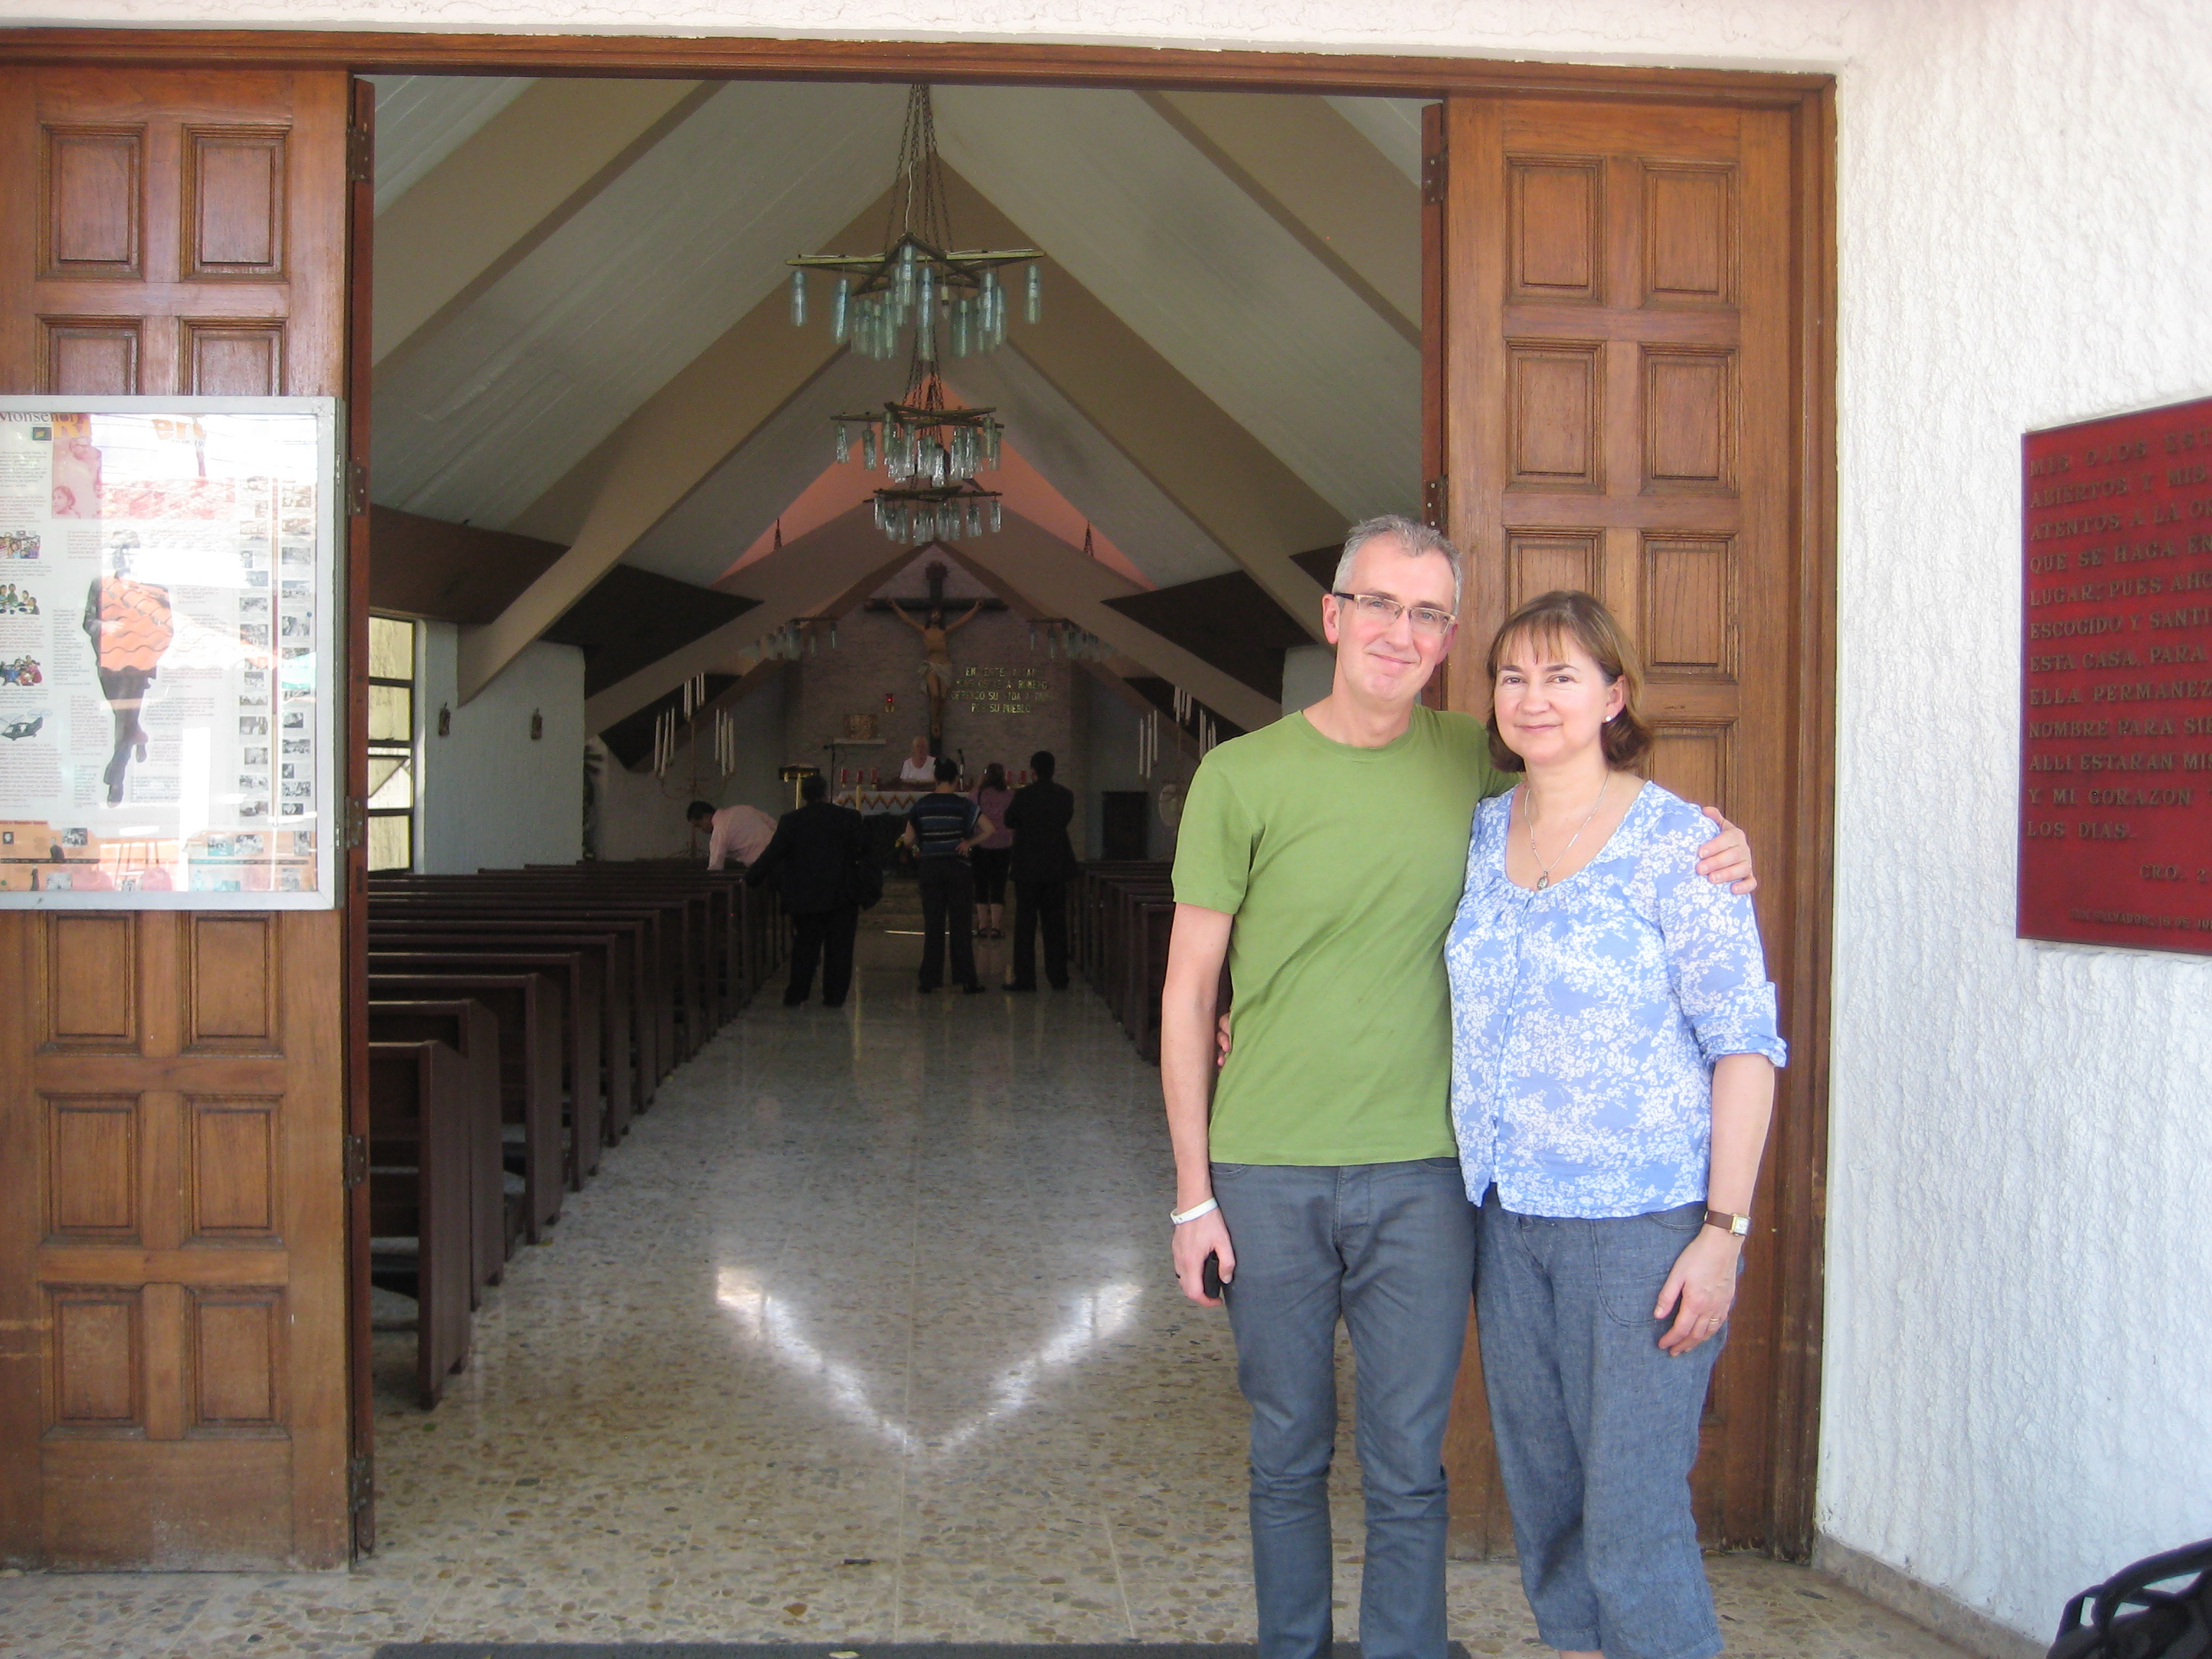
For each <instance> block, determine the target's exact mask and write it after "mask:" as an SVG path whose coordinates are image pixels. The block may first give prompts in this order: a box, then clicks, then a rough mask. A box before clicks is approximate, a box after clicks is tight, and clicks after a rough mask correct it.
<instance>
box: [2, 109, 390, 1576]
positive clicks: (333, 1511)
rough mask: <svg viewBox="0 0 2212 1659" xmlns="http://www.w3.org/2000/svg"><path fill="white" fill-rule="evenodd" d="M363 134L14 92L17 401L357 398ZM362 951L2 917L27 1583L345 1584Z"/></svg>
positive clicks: (139, 916) (234, 934)
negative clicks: (350, 1154) (58, 1570)
mask: <svg viewBox="0 0 2212 1659" xmlns="http://www.w3.org/2000/svg"><path fill="white" fill-rule="evenodd" d="M347 111H348V84H347V77H346V76H344V75H343V74H339V73H335V72H322V73H314V74H298V75H293V74H282V73H259V72H242V71H206V72H200V71H166V70H165V71H148V70H133V69H24V68H18V69H11V70H6V71H4V72H0V389H4V390H6V391H8V392H42V391H43V392H126V393H128V392H139V393H148V394H153V393H170V394H173V393H200V394H205V395H216V394H267V393H273V392H284V393H301V394H326V395H328V394H337V393H340V392H343V390H344V381H343V357H344V313H343V302H344V293H345V270H344V252H345V235H346V208H347V197H346V172H347V164H346V156H347V147H346V123H347ZM356 787H357V786H356ZM342 939H343V912H342V911H339V910H335V909H334V910H325V911H275V912H250V913H244V914H235V915H227V914H215V913H210V912H206V911H197V912H182V913H179V912H174V911H97V912H87V911H78V912H58V913H52V914H46V915H40V914H34V913H28V912H23V911H8V912H0V1559H5V1560H6V1561H8V1562H9V1563H11V1564H21V1565H67V1566H106V1567H216V1566H237V1567H248V1566H269V1565H301V1566H331V1565H337V1564H339V1563H342V1562H343V1561H344V1560H345V1559H347V1554H348V1536H347V1525H346V1517H347V1493H346V1484H347V1483H346V1470H347V1432H348V1424H347V1401H346V1388H345V1380H346V1325H345V1313H346V1238H345V1203H344V1186H343V1182H344V1160H343V1133H344V1127H345V1125H344V1120H343V1101H344V1098H345V1088H344V1065H343V1052H344V1046H345V1045H344V1041H343V1000H342V997H341V994H340V990H339V987H340V980H341V975H340V969H341V962H342V957H343V952H342V948H341V945H342Z"/></svg>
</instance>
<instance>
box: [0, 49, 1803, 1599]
mask: <svg viewBox="0 0 2212 1659" xmlns="http://www.w3.org/2000/svg"><path fill="white" fill-rule="evenodd" d="M0 57H4V58H7V59H9V60H11V61H14V62H18V63H25V64H70V65H76V66H78V67H86V68H100V67H106V68H116V69H125V68H209V69H215V68H221V69H245V68H267V69H282V70H311V69H325V70H348V71H349V72H352V73H354V74H398V73H411V74H442V75H504V76H662V77H679V76H680V77H684V78H692V79H720V80H769V79H776V80H809V81H882V82H902V81H915V80H928V81H934V82H948V83H957V82H975V83H985V84H997V85H1030V86H1060V87H1099V88H1146V89H1175V88H1188V89H1191V90H1211V91H1232V90H1233V91H1243V92H1282V93H1308V94H1316V93H1338V94H1354V95H1358V94H1365V95H1368V96H1376V97H1401V98H1443V97H1446V96H1449V95H1450V94H1468V93H1490V94H1519V95H1523V96H1528V95H1542V96H1545V97H1550V98H1580V99H1589V100H1596V101H1601V102H1618V101H1635V102H1640V103H1650V102H1675V103H1703V104H1713V103H1721V104H1730V105H1735V106H1743V107H1753V108H1765V109H1778V110H1783V111H1786V112H1789V113H1790V116H1791V118H1792V119H1791V133H1792V137H1791V147H1792V160H1793V177H1792V180H1791V185H1792V198H1793V199H1792V207H1793V214H1794V221H1795V226H1796V231H1795V235H1796V245H1795V246H1793V248H1792V249H1791V263H1792V268H1793V269H1792V275H1793V278H1794V287H1795V294H1796V315H1795V316H1794V317H1793V319H1792V324H1791V331H1792V341H1791V344H1792V350H1793V356H1794V362H1793V365H1792V372H1793V380H1794V384H1795V386H1796V406H1795V408H1794V409H1793V410H1792V430H1791V433H1790V452H1791V467H1792V474H1793V484H1794V500H1793V503H1792V508H1793V512H1792V518H1793V530H1794V532H1795V533H1794V544H1795V547H1796V564H1795V580H1796V592H1794V593H1793V594H1792V595H1791V596H1790V598H1791V600H1792V603H1793V605H1794V606H1795V608H1796V624H1797V653H1796V680H1795V683H1794V685H1793V696H1794V704H1795V707H1794V709H1793V723H1792V726H1791V729H1790V744H1789V752H1790V760H1789V769H1790V780H1789V782H1790V799H1792V800H1793V802H1794V803H1796V808H1795V816H1794V819H1793V823H1792V829H1791V832H1790V844H1789V852H1790V872H1789V876H1790V883H1791V891H1790V895H1789V896H1790V902H1791V904H1792V907H1793V908H1794V910H1795V912H1796V915H1797V917H1798V923H1797V927H1796V931H1795V938H1794V949H1793V950H1792V952H1791V956H1790V960H1789V961H1788V962H1787V963H1776V964H1774V966H1775V968H1776V969H1777V970H1778V972H1777V977H1778V979H1779V980H1780V981H1782V985H1783V992H1784V997H1785V998H1786V999H1787V1006H1789V1007H1790V1009H1791V1011H1792V1012H1793V1015H1794V1018H1792V1020H1791V1022H1790V1024H1791V1025H1792V1027H1793V1030H1792V1037H1793V1047H1792V1065H1791V1067H1790V1086H1789V1087H1788V1089H1787V1092H1786V1094H1785V1097H1784V1109H1783V1111H1782V1112H1781V1113H1780V1114H1779V1115H1778V1118H1777V1123H1776V1135H1777V1137H1778V1142H1779V1146H1778V1154H1779V1156H1778V1168H1779V1170H1781V1174H1782V1181H1781V1186H1780V1190H1778V1191H1777V1192H1776V1193H1775V1194H1773V1195H1772V1198H1771V1202H1772V1204H1773V1205H1774V1206H1775V1210H1776V1212H1777V1214H1778V1226H1779V1229H1780V1241H1779V1242H1780V1256H1781V1261H1782V1268H1783V1280H1784V1282H1783V1285H1782V1287H1781V1310H1780V1319H1779V1325H1778V1330H1777V1334H1776V1335H1777V1365H1776V1384H1777V1388H1778V1395H1779V1397H1778V1399H1777V1401H1776V1402H1775V1413H1774V1419H1773V1424H1774V1426H1773V1431H1772V1432H1773V1436H1774V1446H1773V1463H1772V1467H1773V1469H1774V1476H1773V1482H1772V1487H1771V1494H1770V1505H1769V1513H1770V1516H1771V1526H1770V1528H1769V1532H1768V1538H1767V1542H1768V1547H1770V1548H1771V1549H1772V1550H1774V1551H1775V1552H1776V1553H1780V1554H1783V1555H1787V1556H1792V1557H1803V1556H1806V1555H1808V1554H1809V1553H1811V1549H1812V1543H1813V1490H1814V1467H1815V1462H1816V1456H1817V1449H1818V1424H1819V1413H1820V1346H1821V1304H1822V1284H1821V1281H1822V1261H1823V1248H1822V1238H1823V1231H1824V1226H1825V1220H1826V1164H1827V1158H1826V1151H1827V1102H1828V1044H1827V1033H1828V1014H1829V1006H1828V1005H1829V973H1828V965H1829V959H1830V948H1831V945H1830V941H1831V939H1832V927H1833V915H1832V896H1833V889H1832V881H1831V879H1830V871H1831V869H1832V864H1833V859H1832V852H1833V848H1834V810H1833V793H1834V792H1833V781H1834V763H1835V683H1836V682H1835V635H1836V527H1835V476H1836V467H1835V402H1836V399H1835V385H1836V370H1835V349H1834V342H1835V315H1836V301H1835V257H1836V256H1835V249H1836V238H1835V226H1836V204H1835V185H1834V175H1835V82H1834V80H1833V78H1832V77H1831V76H1825V75H1800V74H1780V73H1759V72H1751V71H1739V70H1678V69H1642V68H1617V67H1607V66H1600V65H1581V64H1524V63H1502V62H1491V61H1487V60H1484V59H1480V58H1418V57H1380V56H1377V57H1360V56H1340V55H1336V54H1331V53H1319V52H1200V51H1191V50H1181V49H1171V50H1155V49H1150V48H1142V47H1130V46H1032V45H1020V44H1002V43H997V42H973V43H970V42H963V41H938V42H905V41H848V40H729V39H723V40H672V39H656V38H652V37H639V36H586V35H574V36H558V35H555V36H547V35H504V34H453V35H440V34H403V33H374V32H349V31H335V30H334V31H329V32H323V31H303V30H283V29H270V30H234V29H233V30H223V29H216V30H197V29H170V30H162V29H9V30H0ZM352 314H353V315H354V316H355V317H356V319H362V318H365V317H366V314H367V313H366V307H365V305H357V306H356V307H355V308H354V311H353V313H352ZM361 325H362V324H361V323H360V322H359V321H356V327H359V326H361ZM1430 344H1431V348H1433V347H1434V346H1435V345H1437V342H1431V343H1430ZM1425 355H1430V356H1432V355H1433V350H1432V349H1431V352H1429V353H1426V354H1425ZM1440 392H1441V387H1440V386H1437V387H1435V388H1432V389H1431V395H1430V396H1425V399H1424V402H1425V404H1428V403H1431V402H1432V400H1433V397H1434V396H1435V395H1436V394H1437V393H1440ZM1425 416H1426V417H1427V418H1426V420H1425V424H1431V423H1432V422H1434V421H1435V419H1436V416H1437V411H1436V410H1433V409H1425ZM353 948H354V949H356V950H357V949H358V939H357V937H356V942H355V945H354V947H353ZM356 1040H357V1039H356ZM359 1432H361V1433H362V1435H363V1436H364V1438H363V1439H362V1441H361V1442H360V1444H362V1445H363V1446H365V1444H366V1441H365V1433H366V1425H361V1428H360V1431H359Z"/></svg>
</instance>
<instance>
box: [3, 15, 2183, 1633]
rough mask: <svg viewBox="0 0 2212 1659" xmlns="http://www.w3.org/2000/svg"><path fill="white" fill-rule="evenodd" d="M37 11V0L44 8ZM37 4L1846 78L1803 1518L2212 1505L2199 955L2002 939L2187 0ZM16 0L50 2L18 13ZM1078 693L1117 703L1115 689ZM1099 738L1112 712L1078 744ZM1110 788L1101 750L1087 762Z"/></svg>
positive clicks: (2172, 136)
mask: <svg viewBox="0 0 2212 1659" xmlns="http://www.w3.org/2000/svg"><path fill="white" fill-rule="evenodd" d="M27 9H28V8H27ZM36 15H37V16H38V17H39V18H40V19H46V20H52V21H105V22H115V23H127V24H133V25H137V26H141V27H143V26H151V25H158V24H160V23H162V22H164V21H173V22H178V23H186V22H199V23H206V22H216V21H228V22H261V23H267V24H270V25H282V26H285V27H303V26H306V25H308V24H310V23H312V22H315V21H325V22H328V23H331V24H335V25H350V26H358V27H372V26H385V27H403V28H404V27H421V28H441V29H467V28H477V27H483V28H511V29H518V30H526V29H533V28H548V27H553V28H575V29H604V30H618V31H653V32H659V31H678V30H684V31H690V30H700V31H713V32H721V33H759V34H798V33H813V34H821V35H840V36H864V37H865V36H900V37H906V38H915V37H932V36H946V35H951V34H955V33H971V34H974V35H980V36H985V37H997V38H1005V39H1022V40H1050V39H1060V40H1107V41H1112V42H1115V43H1118V44H1124V45H1130V44H1136V45H1143V44H1157V45H1175V44H1182V45H1196V44H1207V45H1224V46H1227V45H1235V46H1270V45H1279V46H1285V47H1291V48H1297V47H1311V48H1322V49H1334V50H1342V51H1356V52H1388V51H1394V50H1412V51H1419V50H1437V51H1443V52H1464V53H1471V54H1481V53H1488V54H1493V55H1500V56H1508V57H1518V58H1551V59H1562V58H1565V59H1579V60H1583V61H1590V62H1608V61H1609V62H1644V63H1674V64H1705V65H1711V66H1716V67H1744V68H1816V69H1834V70H1837V71H1838V88H1839V94H1838V104H1839V125H1840V134H1839V140H1838V142H1839V147H1840V167H1839V177H1838V212H1839V221H1840V224H1839V229H1840V266H1841V271H1840V295H1839V312H1840V316H1839V322H1840V327H1839V330H1838V347H1839V353H1840V363H1839V375H1838V380H1839V399H1840V406H1839V422H1838V444H1839V453H1840V480H1839V482H1840V486H1841V488H1840V501H1841V509H1840V518H1841V531H1842V535H1841V546H1840V574H1839V587H1840V601H1839V615H1840V624H1841V632H1840V641H1839V646H1840V653H1841V671H1840V684H1839V698H1838V711H1837V713H1838V732H1839V754H1838V836H1837V850H1836V861H1835V880H1836V906H1837V909H1836V947H1835V950H1836V977H1835V1003H1834V1006H1835V1014H1834V1027H1833V1045H1834V1046H1833V1054H1834V1059H1833V1073H1832V1111H1833V1129H1832V1142H1833V1146H1834V1156H1833V1166H1832V1176H1831V1181H1830V1186H1829V1215H1830V1221H1829V1255H1828V1281H1827V1320H1826V1377H1825V1394H1824V1400H1823V1418H1822V1431H1821V1446H1822V1453H1821V1468H1820V1498H1819V1518H1820V1525H1821V1527H1822V1528H1823V1529H1824V1530H1825V1531H1826V1532H1827V1533H1829V1534H1832V1535H1833V1536H1834V1537H1836V1538H1838V1540H1840V1541H1842V1542H1844V1543H1845V1544H1848V1545H1850V1546H1852V1547H1856V1548H1858V1549H1861V1550H1863V1551H1865V1552H1867V1553H1869V1554H1871V1555H1873V1556H1875V1557H1877V1558H1878V1559H1881V1560H1882V1561H1885V1562H1887V1563H1889V1564H1890V1565H1893V1566H1895V1567H1898V1568H1899V1569H1902V1570H1903V1571H1905V1572H1907V1573H1909V1574H1911V1576H1913V1577H1917V1578H1918V1579H1920V1580H1922V1581H1923V1582H1924V1583H1929V1584H1930V1585H1933V1586H1935V1587H1936V1588H1938V1589H1942V1590H1944V1591H1946V1592H1948V1593H1949V1594H1950V1595H1954V1596H1956V1597H1957V1598H1959V1599H1960V1601H1964V1602H1966V1603H1967V1604H1968V1605H1970V1606H1973V1607H1979V1608H1982V1609H1984V1610H1986V1611H1988V1612H1990V1613H1992V1614H1994V1615H1995V1616H1996V1618H1998V1619H2000V1620H2002V1621H2003V1622H2005V1623H2006V1624H2008V1625H2010V1626H2013V1627H2014V1628H2015V1629H2018V1630H2021V1631H2022V1632H2047V1631H2048V1629H2049V1627H2050V1626H2051V1623H2052V1621H2053V1620H2054V1619H2055V1617H2056V1613H2057V1607H2058V1605H2059V1602H2060V1600H2061V1599H2062V1598H2063V1596H2064V1595H2066V1594H2067V1593H2068V1592H2069V1590H2071V1589H2074V1588H2075V1587H2077V1586H2079V1585H2081V1584H2082V1583H2087V1582H2088V1581H2090V1580H2092V1579H2093V1578H2096V1577H2100V1576H2102V1575H2103V1574H2104V1573H2105V1572H2106V1571H2108V1570H2110V1569H2111V1568H2112V1567H2113V1566H2114V1565H2118V1564H2119V1563H2120V1562H2122V1561H2124V1560H2125V1559H2129V1558H2130V1557H2131V1556H2134V1555H2137V1554H2142V1553H2147V1552H2148V1551H2150V1550H2152V1549H2154V1548H2158V1547H2163V1546H2166V1545H2170V1544H2173V1543H2177V1542H2180V1541H2185V1540H2186V1539H2189V1538H2193V1537H2198V1536H2202V1535H2204V1534H2207V1533H2212V1510H2208V1508H2207V1503H2208V1498H2207V1496H2206V1495H2207V1494H2208V1493H2212V1372H2208V1370H2207V1369H2206V1368H2205V1367H2204V1366H2203V1364H2201V1363H2199V1360H2200V1357H2201V1356H2202V1355H2203V1353H2205V1352H2209V1351H2212V1303H2208V1302H2207V1300H2206V1298H2205V1297H2203V1294H2202V1287H2203V1285H2204V1284H2205V1283H2206V1282H2207V1279H2208V1273H2212V1230H2208V1229H2206V1228H2205V1227H2204V1226H2203V1225H2202V1209H2203V1206H2202V1202H2201V1199H2200V1198H2199V1196H2198V1194H2197V1188H2199V1187H2200V1186H2201V1184H2202V1173H2201V1172H2202V1170H2203V1169H2204V1168H2206V1167H2208V1166H2212V1112H2208V1111H2207V1110H2206V1109H2205V1103H2206V1084H2205V1079H2206V1078H2207V1076H2208V1075H2212V1020H2207V1019H2206V1018H2205V1010H2206V1008H2207V1007H2208V1006H2212V963H2203V962H2201V961H2191V960H2186V959H2183V958H2179V957H2155V956H2148V955H2141V954H2130V953H2118V952H2092V951H2074V950H2060V949H2045V948H2041V947H2037V946H2033V945H2024V944H2021V943H2020V942H2018V941H2017V940H2015V939H2014V938H2013V936H2012V920H2011V918H2012V891H2013V882H2014V875H2015V847H2014V827H2013V826H2014V822H2015V805H2014V803H2015V793H2014V792H2015V788H2016V787H2017V773H2016V766H2017V741H2016V733H2015V706H2016V700H2017V689H2016V688H2017V684H2018V670H2019V632H2020V629H2019V600H2020V582H2019V544H2018V536H2019V496H2018V438H2019V434H2020V432H2021V430H2022V429H2024V428H2029V427H2033V426H2039V425H2046V424H2051V423H2056V422H2062V421H2066V420H2069V419H2074V418H2077V417H2080V416H2087V415H2090V414H2094V413H2097V412H2100V411H2103V410H2112V409H2118V408H2125V407H2130V406H2134V405H2137V404H2149V403H2154V402H2159V401H2162V400H2166V399H2170V398H2181V397H2185V396H2189V395H2192V394H2199V393H2203V392H2208V391H2212V313H2208V312H2207V310H2206V308H2205V307H2203V302H2202V301H2203V283H2202V282H2201V280H2200V278H2199V273H2201V272H2202V271H2203V270H2205V269H2207V268H2208V266H2212V258H2208V255H2212V247H2208V246H2207V242H2208V240H2212V176H2208V175H2207V173H2205V172H2204V171H2203V169H2202V168H2201V167H2198V166H2197V162H2196V160H2195V158H2196V156H2197V153H2198V151H2199V150H2200V149H2201V143H2200V136H2201V134H2202V132H2203V128H2204V125H2205V120H2206V116H2207V109H2206V106H2207V103H2208V101H2212V100H2208V79H2207V76H2206V72H2205V69H2204V65H2205V64H2207V62H2208V61H2212V39H2208V30H2212V13H2208V12H2207V11H2206V10H2205V9H2203V7H2202V6H2201V5H2197V4H2194V3H2191V0H2124V3H2118V0H1947V3H1945V4H1942V5H1940V6H1930V5H1927V4H1925V3H1921V0H1872V3H1844V0H1769V3H1765V4H1760V5H1745V4H1742V3H1741V0H1672V3H1668V4H1666V5H1650V4H1635V3H1624V0H1485V3H1482V4H1480V5H1477V4H1474V3H1472V0H1456V3H1446V4H1437V3H1433V0H1371V3H1367V4H1364V5H1361V6H1358V7H1348V6H1328V7H1310V6H1284V5H1281V4H1279V3H1270V0H1069V3H1067V4H1065V5H1062V6H1059V7H1055V8H1052V9H1049V12H1048V14H1046V15H1041V14H1040V13H1039V11H1038V9H1036V7H1035V6H1034V5H1032V4H1030V3H1028V0H959V3H957V4H955V3H953V0H898V3H896V4H894V3H892V0H678V3H676V4H673V5H672V6H671V5H667V4H662V5H656V6H653V7H651V8H641V7H638V6H635V5H634V4H624V3H620V0H309V3H307V4H306V5H302V4H301V3H300V0H74V3H70V0H45V3H43V4H38V5H37V7H36ZM22 21H32V19H31V18H29V17H26V18H24V19H23V20H22ZM1102 724H1103V722H1102ZM1094 747H1095V748H1097V749H1100V750H1104V749H1105V748H1107V747H1109V739H1108V738H1106V737H1105V736H1104V735H1103V733H1102V735H1101V738H1100V739H1099V741H1098V743H1097V744H1095V745H1094ZM1102 782H1103V780H1102Z"/></svg>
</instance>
